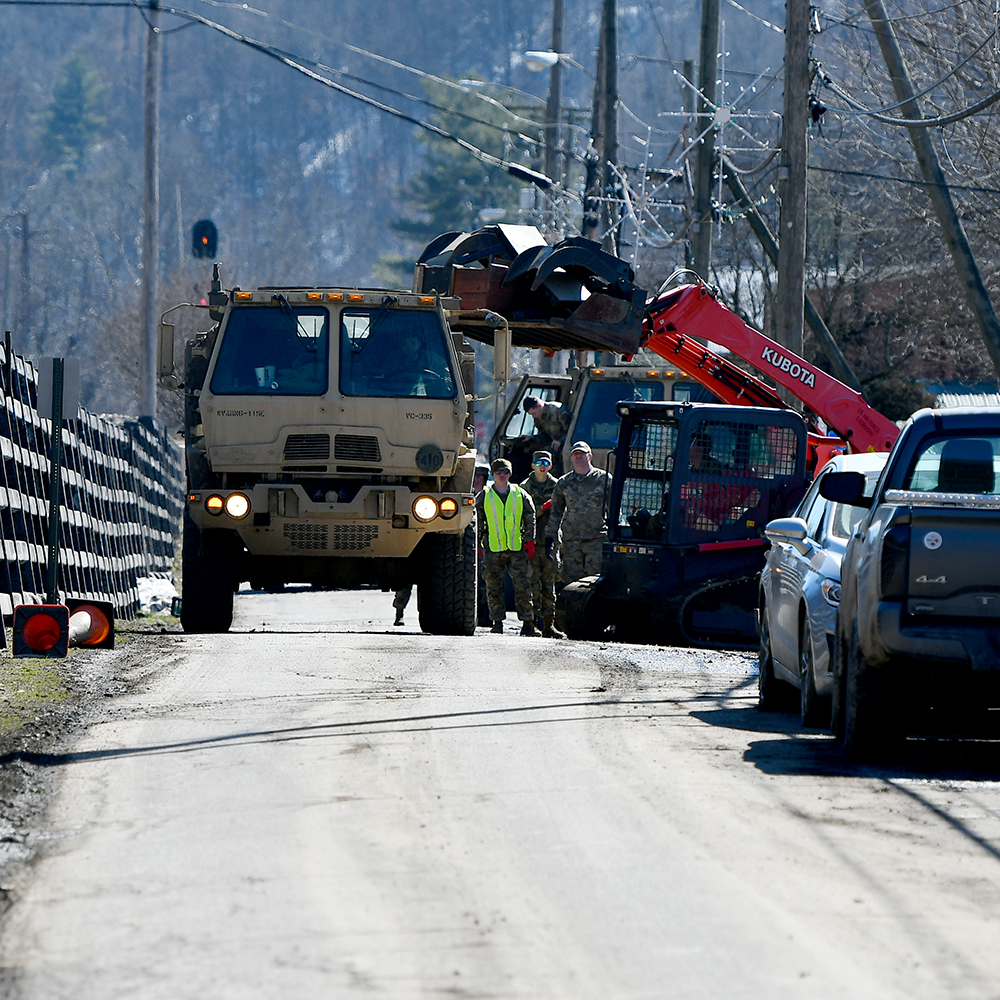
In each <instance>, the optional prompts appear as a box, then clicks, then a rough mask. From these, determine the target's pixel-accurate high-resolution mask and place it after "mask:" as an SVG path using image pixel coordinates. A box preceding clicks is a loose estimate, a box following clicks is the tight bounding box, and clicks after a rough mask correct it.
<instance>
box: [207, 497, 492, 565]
mask: <svg viewBox="0 0 1000 1000" xmlns="http://www.w3.org/2000/svg"><path fill="white" fill-rule="evenodd" d="M187 508H188V512H189V514H190V516H191V519H192V520H193V521H194V523H195V524H197V525H198V526H199V527H200V528H208V529H229V530H232V531H236V532H238V533H239V535H240V537H241V538H242V539H243V544H244V545H246V547H247V549H248V550H249V552H250V554H251V555H255V556H313V557H315V556H331V557H337V556H371V557H374V558H387V559H393V558H395V559H399V558H406V557H407V556H408V555H409V554H410V553H411V552H412V551H413V550H414V549H415V548H416V546H417V543H418V542H419V541H420V539H421V538H422V537H423V536H424V535H425V534H427V533H428V532H445V533H452V534H457V533H460V532H462V531H464V530H465V528H466V527H467V526H468V525H470V524H471V523H472V521H473V518H474V516H475V497H474V496H473V495H472V494H468V493H415V492H413V491H412V490H410V489H409V488H407V487H406V486H363V487H362V488H361V489H360V490H359V491H358V493H357V495H356V496H355V497H354V498H353V499H352V500H350V501H348V502H345V503H341V502H339V500H338V499H337V497H336V495H335V493H334V492H332V491H331V493H330V494H328V495H327V498H326V499H325V500H324V501H320V502H317V501H315V500H312V499H310V497H309V495H308V494H307V493H306V492H305V490H304V489H303V488H302V487H301V486H298V485H294V484H293V485H285V484H282V485H278V484H270V483H262V484H259V485H257V486H254V487H253V488H252V489H242V490H193V491H191V492H190V493H188V495H187Z"/></svg>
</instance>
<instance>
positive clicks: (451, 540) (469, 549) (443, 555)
mask: <svg viewBox="0 0 1000 1000" xmlns="http://www.w3.org/2000/svg"><path fill="white" fill-rule="evenodd" d="M424 558H425V567H426V568H425V571H424V577H423V579H422V580H420V581H419V582H418V583H417V614H418V616H419V620H420V628H421V630H422V631H424V632H427V633H428V634H430V635H474V634H475V632H476V578H477V567H476V529H475V526H474V525H471V524H470V525H469V527H467V528H466V529H465V531H464V532H463V533H462V534H461V535H445V534H435V535H428V536H427V538H426V539H425V540H424Z"/></svg>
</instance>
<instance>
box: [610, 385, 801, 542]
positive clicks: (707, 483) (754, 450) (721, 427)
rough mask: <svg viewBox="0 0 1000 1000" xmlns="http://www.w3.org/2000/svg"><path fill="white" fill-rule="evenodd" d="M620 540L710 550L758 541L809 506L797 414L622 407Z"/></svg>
mask: <svg viewBox="0 0 1000 1000" xmlns="http://www.w3.org/2000/svg"><path fill="white" fill-rule="evenodd" d="M618 412H619V415H620V416H621V417H622V424H621V430H620V433H619V438H618V448H617V456H616V468H617V469H618V470H619V471H618V474H617V475H616V476H615V482H614V484H613V488H612V496H611V510H610V516H609V522H610V529H611V540H612V541H625V540H633V541H635V540H648V541H652V542H660V543H667V544H669V545H676V546H685V545H703V544H705V543H718V542H727V541H736V540H740V539H747V538H756V537H759V536H760V535H761V534H762V532H763V529H764V525H765V524H767V522H768V521H770V520H772V519H773V518H775V517H780V516H782V515H783V514H785V513H786V512H787V511H788V510H790V509H792V508H793V507H794V505H795V504H796V503H798V501H799V499H801V493H802V482H803V472H802V470H803V463H804V459H805V444H806V442H805V431H804V427H803V425H802V421H801V419H799V418H798V415H797V414H794V413H790V414H784V413H776V412H775V411H774V410H756V409H754V408H750V407H748V408H746V409H741V410H740V411H739V415H738V416H733V415H732V410H730V411H729V412H728V413H725V412H723V411H722V410H721V409H720V408H717V407H713V406H699V405H697V404H695V405H683V404H682V405H674V406H670V405H669V404H667V405H661V406H656V405H655V404H652V405H650V404H647V405H645V406H644V405H642V404H630V405H625V404H622V405H620V406H619V408H618Z"/></svg>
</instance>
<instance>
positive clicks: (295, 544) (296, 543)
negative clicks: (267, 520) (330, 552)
mask: <svg viewBox="0 0 1000 1000" xmlns="http://www.w3.org/2000/svg"><path fill="white" fill-rule="evenodd" d="M285 538H287V539H288V541H289V542H290V543H291V545H292V548H295V549H309V550H315V549H325V548H326V547H327V527H326V525H325V524H286V525H285Z"/></svg>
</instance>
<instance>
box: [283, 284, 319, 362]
mask: <svg viewBox="0 0 1000 1000" xmlns="http://www.w3.org/2000/svg"><path fill="white" fill-rule="evenodd" d="M273 301H276V302H277V303H278V305H279V306H280V307H281V315H282V316H284V317H285V319H287V320H288V322H289V325H290V326H291V328H292V333H294V334H295V336H296V337H298V338H299V340H304V341H305V344H304V347H305V349H306V350H307V351H317V350H319V337H313V336H312V335H311V334H310V333H309V331H308V330H307V329H306V328H305V327H304V326H303V325H302V320H300V319H299V317H298V314H297V313H296V312H295V310H294V309H293V308H292V304H291V303H290V302H289V301H288V299H287V298H286V297H285V296H284V295H280V294H279V295H275V296H274V297H273Z"/></svg>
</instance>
